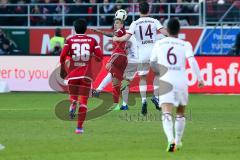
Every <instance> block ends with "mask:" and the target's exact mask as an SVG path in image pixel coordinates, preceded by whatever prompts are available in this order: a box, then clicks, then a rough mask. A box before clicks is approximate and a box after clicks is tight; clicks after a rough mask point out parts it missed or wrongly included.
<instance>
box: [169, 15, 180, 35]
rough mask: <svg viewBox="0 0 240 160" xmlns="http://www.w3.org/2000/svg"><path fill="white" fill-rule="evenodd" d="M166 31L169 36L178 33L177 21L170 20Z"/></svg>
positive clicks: (178, 25)
mask: <svg viewBox="0 0 240 160" xmlns="http://www.w3.org/2000/svg"><path fill="white" fill-rule="evenodd" d="M167 30H168V33H169V34H170V35H177V34H178V33H179V31H180V23H179V21H178V19H176V18H171V19H170V20H169V21H168V23H167Z"/></svg>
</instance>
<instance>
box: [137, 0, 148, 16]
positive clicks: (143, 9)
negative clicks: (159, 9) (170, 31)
mask: <svg viewBox="0 0 240 160" xmlns="http://www.w3.org/2000/svg"><path fill="white" fill-rule="evenodd" d="M139 11H140V13H141V14H148V12H149V4H148V2H146V1H142V2H140V4H139Z"/></svg>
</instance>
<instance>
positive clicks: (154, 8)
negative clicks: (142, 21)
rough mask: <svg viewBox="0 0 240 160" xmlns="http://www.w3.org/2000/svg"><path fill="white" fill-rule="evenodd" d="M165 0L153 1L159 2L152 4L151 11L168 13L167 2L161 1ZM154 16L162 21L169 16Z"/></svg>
mask: <svg viewBox="0 0 240 160" xmlns="http://www.w3.org/2000/svg"><path fill="white" fill-rule="evenodd" d="M165 2H166V1H165V0H154V1H153V3H158V4H155V5H152V8H151V13H154V14H166V13H168V6H167V5H166V4H165V5H164V4H161V3H165ZM153 17H154V18H156V19H158V20H160V22H161V23H163V22H164V20H165V19H167V17H168V16H161V15H160V16H153Z"/></svg>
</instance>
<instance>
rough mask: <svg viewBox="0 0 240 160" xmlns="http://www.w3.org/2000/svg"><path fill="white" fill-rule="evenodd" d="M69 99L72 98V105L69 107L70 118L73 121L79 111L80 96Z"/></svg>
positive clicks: (71, 96) (72, 96)
mask: <svg viewBox="0 0 240 160" xmlns="http://www.w3.org/2000/svg"><path fill="white" fill-rule="evenodd" d="M69 97H70V102H71V105H70V107H69V116H70V118H71V119H73V118H74V117H75V112H76V109H77V103H78V96H76V95H69Z"/></svg>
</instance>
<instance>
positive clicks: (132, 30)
mask: <svg viewBox="0 0 240 160" xmlns="http://www.w3.org/2000/svg"><path fill="white" fill-rule="evenodd" d="M135 26H136V25H135V22H132V23H131V25H130V27H129V29H128V31H127V34H125V35H124V36H121V37H119V36H114V37H113V41H118V42H124V41H128V40H129V39H130V38H131V36H132V35H133V34H134V29H135Z"/></svg>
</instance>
